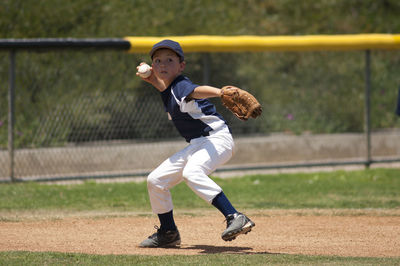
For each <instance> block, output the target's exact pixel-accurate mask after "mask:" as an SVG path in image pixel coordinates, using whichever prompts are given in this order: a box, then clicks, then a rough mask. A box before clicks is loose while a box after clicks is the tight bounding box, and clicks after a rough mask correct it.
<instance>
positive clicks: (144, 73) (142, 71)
mask: <svg viewBox="0 0 400 266" xmlns="http://www.w3.org/2000/svg"><path fill="white" fill-rule="evenodd" d="M138 73H139V76H141V77H142V78H148V77H150V75H151V69H150V66H149V65H148V64H142V65H141V66H139V68H138Z"/></svg>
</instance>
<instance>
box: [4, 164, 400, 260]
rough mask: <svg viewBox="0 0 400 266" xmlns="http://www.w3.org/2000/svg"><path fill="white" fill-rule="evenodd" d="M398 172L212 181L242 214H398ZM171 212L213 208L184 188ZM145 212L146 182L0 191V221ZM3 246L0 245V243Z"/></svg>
mask: <svg viewBox="0 0 400 266" xmlns="http://www.w3.org/2000/svg"><path fill="white" fill-rule="evenodd" d="M399 173H400V171H399V169H370V170H363V171H350V172H346V171H335V172H324V173H322V172H320V173H302V174H278V175H252V176H245V177H243V178H230V179H218V178H217V179H215V180H216V182H217V183H218V184H220V185H221V186H222V187H223V188H224V191H225V193H226V194H227V196H228V197H229V198H230V200H231V201H232V202H233V203H234V205H235V206H237V207H238V208H240V209H254V210H259V209H308V208H321V209H333V208H335V209H371V208H372V209H398V208H399V207H400V191H399V187H400V175H399ZM172 195H173V200H174V204H175V209H176V210H179V209H181V210H185V209H197V210H203V209H208V208H212V207H210V206H209V205H208V204H206V203H205V202H203V201H202V200H201V199H199V198H198V197H197V196H196V195H194V193H193V192H192V191H191V190H190V189H189V188H188V187H187V186H186V185H185V184H180V185H178V186H177V187H175V188H173V190H172ZM93 210H95V211H101V212H104V213H107V212H110V213H111V211H112V212H119V213H122V214H124V213H126V214H127V215H128V214H129V213H131V212H149V211H150V210H151V209H150V204H149V201H148V196H147V190H146V183H145V182H142V183H134V182H131V183H106V184H105V183H102V184H100V183H95V182H93V181H91V182H85V183H84V184H71V185H54V184H39V183H18V184H1V185H0V220H3V221H7V220H8V218H7V214H9V213H18V212H24V213H27V212H28V213H29V212H32V213H34V212H36V213H37V212H40V213H46V212H47V211H48V212H64V211H65V212H86V211H93ZM0 243H1V241H0ZM111 264H114V265H160V264H161V265H187V264H194V265H228V264H237V265H265V264H280V265H293V264H307V265H310V264H312V265H321V264H334V265H335V264H339V265H399V264H400V258H360V257H350V258H349V257H326V256H303V255H282V254H257V255H237V254H212V255H201V256H163V257H153V256H142V255H140V256H139V255H131V256H127V255H118V256H117V255H115V256H114V255H107V256H103V255H88V254H66V253H52V252H49V253H41V252H12V251H11V252H0V265H111Z"/></svg>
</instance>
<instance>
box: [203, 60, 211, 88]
mask: <svg viewBox="0 0 400 266" xmlns="http://www.w3.org/2000/svg"><path fill="white" fill-rule="evenodd" d="M202 59H203V84H204V85H208V84H209V83H210V54H209V53H204V54H203V55H202Z"/></svg>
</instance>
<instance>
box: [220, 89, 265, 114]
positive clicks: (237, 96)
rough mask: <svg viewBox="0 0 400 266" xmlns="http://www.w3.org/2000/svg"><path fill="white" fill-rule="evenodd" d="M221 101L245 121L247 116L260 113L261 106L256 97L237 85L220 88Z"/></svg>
mask: <svg viewBox="0 0 400 266" xmlns="http://www.w3.org/2000/svg"><path fill="white" fill-rule="evenodd" d="M221 101H222V104H223V105H224V106H225V107H226V108H228V109H229V110H230V111H231V112H232V113H234V114H235V115H236V117H237V118H239V119H240V120H244V121H246V120H247V119H249V117H253V118H256V117H258V116H259V115H261V113H262V107H261V105H260V103H259V102H258V101H257V99H256V98H255V97H254V96H253V95H251V94H250V93H249V92H247V91H245V90H242V89H239V88H238V87H234V86H225V87H223V88H222V89H221Z"/></svg>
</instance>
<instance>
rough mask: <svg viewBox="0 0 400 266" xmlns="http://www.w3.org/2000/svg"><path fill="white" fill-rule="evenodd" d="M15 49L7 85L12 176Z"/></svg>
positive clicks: (10, 168)
mask: <svg viewBox="0 0 400 266" xmlns="http://www.w3.org/2000/svg"><path fill="white" fill-rule="evenodd" d="M14 115H15V51H14V50H12V51H10V68H9V86H8V156H9V176H10V179H11V181H12V182H15V181H16V179H15V177H14V121H15V116H14Z"/></svg>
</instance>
